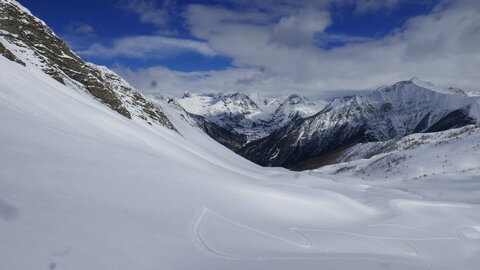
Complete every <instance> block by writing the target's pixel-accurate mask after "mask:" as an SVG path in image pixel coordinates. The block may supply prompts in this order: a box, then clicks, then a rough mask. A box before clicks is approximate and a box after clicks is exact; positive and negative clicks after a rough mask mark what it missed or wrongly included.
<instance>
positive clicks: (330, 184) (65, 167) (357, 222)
mask: <svg viewBox="0 0 480 270" xmlns="http://www.w3.org/2000/svg"><path fill="white" fill-rule="evenodd" d="M5 10H10V11H9V12H11V11H12V10H13V11H15V12H18V14H23V15H22V16H32V15H30V14H29V13H28V11H26V10H25V9H24V8H23V7H21V6H20V5H19V4H18V3H17V2H16V1H14V0H0V15H1V16H0V26H2V22H3V21H2V20H5V18H7V17H6V16H5V13H2V12H3V11H5ZM8 14H10V13H8ZM26 18H27V17H26ZM7 20H10V21H12V18H7ZM29 20H33V19H32V18H30V19H29ZM26 23H29V21H27V22H26ZM1 33H3V32H0V44H2V46H0V117H1V128H0V269H2V270H3V269H5V270H32V269H45V270H52V269H60V270H86V269H88V270H132V269H136V270H157V269H275V270H280V269H302V270H304V269H312V270H318V269H329V270H333V269H359V270H361V269H365V270H375V269H398V270H405V269H414V270H415V269H441V270H443V269H463V270H473V269H477V268H478V265H479V264H480V170H479V164H480V128H479V127H478V126H475V125H469V126H467V127H463V128H459V129H451V130H447V131H442V132H437V133H425V134H414V135H410V136H407V137H405V138H402V139H396V140H391V141H386V142H375V143H367V144H359V145H357V146H355V147H356V148H354V149H352V150H351V152H348V153H344V156H343V158H344V160H342V161H344V162H343V163H339V164H336V165H331V166H326V167H322V168H320V169H317V170H311V171H304V172H293V171H289V170H286V169H283V168H265V167H260V166H258V165H256V164H254V163H252V162H250V161H248V160H246V159H244V158H242V157H241V156H239V155H237V154H235V153H234V152H232V151H230V150H228V149H227V148H226V147H224V146H222V145H221V144H219V143H218V142H216V141H214V140H213V139H211V138H210V137H209V136H208V135H206V134H205V133H204V131H203V130H202V129H201V128H199V126H198V125H197V124H196V123H198V122H196V121H194V120H193V119H192V118H191V116H190V115H188V114H186V112H185V111H184V110H183V109H182V108H181V107H178V106H177V103H175V102H172V103H168V102H156V103H153V102H150V101H148V100H146V99H145V98H144V97H143V96H142V95H141V94H139V93H138V92H136V91H135V90H134V89H133V88H131V87H130V86H129V85H128V83H126V82H124V81H123V80H122V79H121V78H119V77H118V76H117V75H116V74H114V73H113V72H111V71H109V70H108V69H106V68H101V67H97V66H93V65H88V64H85V63H83V62H82V61H81V60H80V59H79V58H78V59H77V58H76V56H75V55H74V54H73V53H71V52H69V51H68V52H67V51H65V53H66V55H70V57H72V59H73V58H75V62H74V63H72V62H69V61H67V64H68V66H70V67H72V68H77V67H78V69H77V70H78V71H75V72H73V71H72V72H71V73H69V70H67V68H66V66H65V63H64V62H62V61H60V60H58V59H56V58H52V57H54V56H51V55H48V54H44V52H43V51H42V50H34V49H31V48H29V46H26V45H25V44H23V45H25V46H23V45H22V44H21V42H20V41H21V40H20V39H17V38H16V37H14V36H12V35H11V34H8V35H7V36H3V35H2V34H1ZM20 38H21V36H20ZM52 39H54V36H53V34H52V36H50V38H49V39H48V40H50V41H51V40H52ZM19 44H20V45H22V46H20V45H19ZM55 44H57V43H55ZM61 48H63V47H61ZM63 49H64V48H63ZM63 49H62V50H63ZM43 57H46V58H45V59H46V60H44V61H43V60H42V61H40V60H41V59H43ZM39 59H40V60H39ZM52 59H53V60H52ZM47 60H49V61H50V60H51V61H53V63H54V65H53V64H52V63H50V62H49V61H47ZM57 60H58V61H57ZM72 61H73V60H72ZM22 63H23V64H22ZM46 65H49V66H48V67H47V68H48V69H46V68H45V67H46ZM83 70H85V71H88V72H89V73H88V76H87V74H83V75H84V76H76V75H75V74H78V72H81V71H83ZM85 77H88V80H86V79H85ZM84 79H85V80H84ZM91 82H95V84H91ZM95 85H101V86H102V87H104V88H102V89H105V90H104V91H107V90H108V91H109V92H108V93H109V95H107V96H105V95H103V92H101V91H100V92H97V91H96V89H97V88H95V87H94V86H95ZM97 90H98V89H97ZM153 104H155V106H158V107H155V108H153V107H152V106H154V105H153ZM353 156H356V157H357V158H352V159H351V160H349V159H348V158H349V157H353ZM367 158H368V159H367ZM392 167H393V168H392Z"/></svg>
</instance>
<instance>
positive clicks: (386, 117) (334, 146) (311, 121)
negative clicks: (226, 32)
mask: <svg viewBox="0 0 480 270" xmlns="http://www.w3.org/2000/svg"><path fill="white" fill-rule="evenodd" d="M479 100H480V99H479V97H478V96H469V95H467V94H465V93H464V92H463V91H462V90H460V89H454V88H441V87H435V86H433V85H432V84H429V83H425V82H421V81H419V80H417V79H413V80H410V81H403V82H399V83H396V84H394V85H392V86H389V87H383V88H380V89H378V90H377V91H375V92H374V93H372V94H368V95H358V96H351V97H342V98H336V99H334V100H333V101H332V102H331V103H330V104H328V105H327V106H326V107H325V108H324V109H323V110H322V111H321V112H319V113H318V114H316V115H315V116H312V117H309V118H307V119H304V120H300V121H297V122H295V123H294V124H292V125H288V126H286V127H284V128H282V129H280V130H277V131H275V132H273V133H272V134H270V135H269V136H267V137H265V138H263V139H260V140H257V141H253V142H251V143H249V144H247V145H246V146H245V147H244V148H243V149H242V150H241V151H240V153H241V154H242V155H243V156H244V157H246V158H248V159H250V160H252V161H254V162H255V163H257V164H260V165H262V166H284V167H295V166H296V165H297V164H299V163H301V162H305V161H307V160H310V159H314V158H321V157H322V155H325V154H327V153H332V152H333V151H336V150H338V149H342V148H345V147H348V146H350V145H353V144H356V143H360V142H372V141H385V140H389V139H392V138H400V137H403V136H406V135H408V134H412V133H421V132H434V131H442V130H447V129H451V128H456V127H461V126H465V125H469V124H474V123H477V122H478V119H480V103H479Z"/></svg>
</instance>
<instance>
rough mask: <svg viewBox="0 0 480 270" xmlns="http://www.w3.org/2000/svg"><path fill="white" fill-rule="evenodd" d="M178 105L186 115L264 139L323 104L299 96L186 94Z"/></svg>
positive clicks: (251, 136)
mask: <svg viewBox="0 0 480 270" xmlns="http://www.w3.org/2000/svg"><path fill="white" fill-rule="evenodd" d="M178 102H179V103H180V104H181V105H182V106H183V107H184V108H185V110H187V111H188V112H190V113H193V114H197V115H201V116H203V117H205V118H207V119H208V120H210V121H212V122H213V123H216V124H217V125H219V126H222V127H224V128H226V129H228V130H233V131H235V132H236V133H239V134H242V135H246V136H247V138H248V140H255V139H259V138H262V137H265V136H267V135H268V134H270V133H271V132H272V131H274V130H276V129H279V128H281V127H283V126H285V125H287V124H289V123H291V122H293V121H296V120H298V119H302V118H306V117H308V116H311V115H314V114H315V113H317V112H319V111H320V110H321V109H322V108H323V107H324V106H325V105H326V102H325V101H321V100H320V101H315V102H314V101H310V100H308V99H307V98H305V97H301V96H298V95H290V96H288V97H280V98H267V97H262V96H260V95H258V94H248V95H247V94H242V93H233V94H225V93H217V94H196V93H190V92H187V93H185V95H184V96H183V97H182V98H180V99H178Z"/></svg>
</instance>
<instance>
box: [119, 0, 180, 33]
mask: <svg viewBox="0 0 480 270" xmlns="http://www.w3.org/2000/svg"><path fill="white" fill-rule="evenodd" d="M118 6H119V7H120V8H122V9H123V10H125V11H127V12H130V13H133V14H137V15H138V16H139V19H140V21H141V22H142V23H150V24H153V25H156V26H158V27H161V28H168V27H169V21H170V19H171V15H170V13H171V11H172V10H173V9H174V8H175V1H173V0H164V1H162V5H161V6H159V5H158V3H157V1H154V0H120V1H119V3H118Z"/></svg>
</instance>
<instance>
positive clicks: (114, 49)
mask: <svg viewBox="0 0 480 270" xmlns="http://www.w3.org/2000/svg"><path fill="white" fill-rule="evenodd" d="M182 52H195V53H199V54H202V55H205V56H214V55H216V52H215V51H214V50H213V49H212V48H211V47H210V46H209V45H208V44H207V43H205V42H201V41H195V40H189V39H180V38H171V37H162V36H133V37H127V38H122V39H117V40H114V41H113V44H112V46H105V45H102V44H99V43H97V44H94V45H92V46H91V47H90V48H89V49H87V50H84V51H80V52H79V54H80V55H83V56H95V57H97V58H114V57H118V56H123V57H128V58H168V57H172V56H175V55H177V54H179V53H182Z"/></svg>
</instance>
